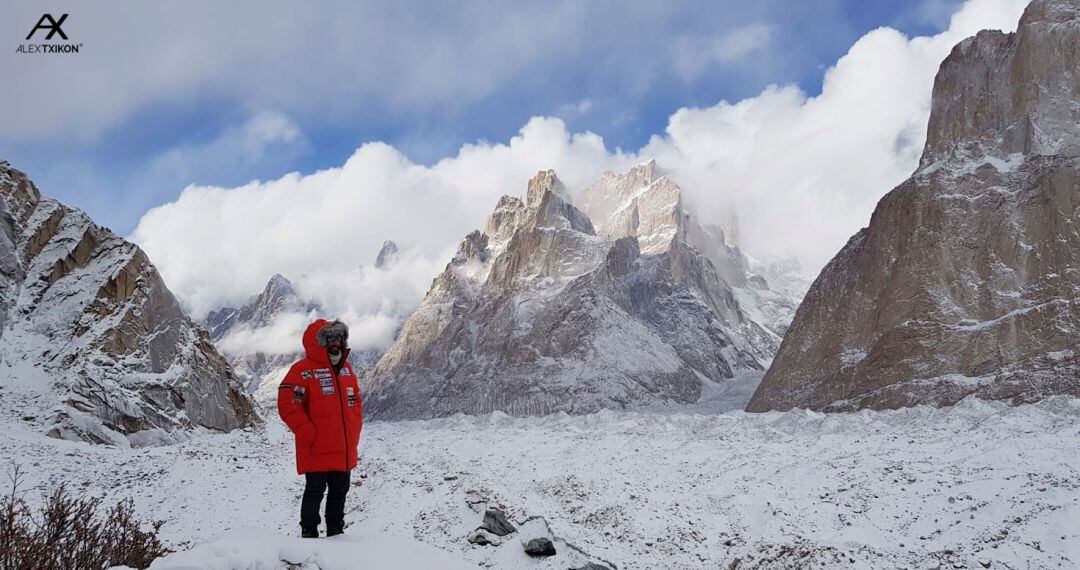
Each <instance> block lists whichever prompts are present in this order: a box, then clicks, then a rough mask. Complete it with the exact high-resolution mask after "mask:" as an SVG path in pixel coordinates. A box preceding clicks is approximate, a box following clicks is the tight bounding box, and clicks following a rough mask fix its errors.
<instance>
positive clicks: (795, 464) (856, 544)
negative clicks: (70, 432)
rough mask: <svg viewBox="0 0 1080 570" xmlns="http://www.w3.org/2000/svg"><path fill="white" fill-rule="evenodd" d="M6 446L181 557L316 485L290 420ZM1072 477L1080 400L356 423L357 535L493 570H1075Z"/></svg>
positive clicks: (1079, 539)
mask: <svg viewBox="0 0 1080 570" xmlns="http://www.w3.org/2000/svg"><path fill="white" fill-rule="evenodd" d="M0 433H4V434H5V437H4V438H0V465H9V464H11V462H12V461H18V462H21V463H23V465H24V466H25V467H26V468H27V469H25V473H26V476H27V480H26V484H27V486H26V487H25V489H26V490H27V491H30V492H28V493H26V495H25V496H26V497H27V499H29V500H36V499H38V498H39V497H40V493H38V492H37V491H38V490H44V489H47V488H51V487H52V486H54V485H56V484H59V483H66V484H67V485H68V487H69V488H71V489H79V490H83V492H86V493H89V494H93V495H98V496H104V497H106V498H107V500H108V501H110V502H111V501H115V500H118V499H121V498H127V497H130V498H132V499H133V500H134V503H135V508H136V510H137V512H138V513H140V514H141V515H142V516H143V517H145V518H147V519H159V520H163V521H164V522H165V524H164V526H162V528H161V533H162V537H163V539H164V540H165V543H166V546H168V547H170V548H173V549H186V548H190V547H191V546H192V543H194V542H202V541H207V540H212V539H214V538H215V537H218V536H219V535H221V534H222V533H224V532H226V531H232V530H238V529H244V528H249V527H260V528H264V529H267V531H269V532H272V533H273V535H274V537H275V538H274V541H273V542H272V543H271V542H270V541H267V543H266V544H265V545H264V547H265V550H260V553H261V555H265V554H268V553H275V552H278V550H279V549H278V546H281V547H282V549H287V548H289V545H290V544H292V541H291V540H288V539H278V538H277V537H278V536H296V535H297V534H298V532H299V527H298V524H297V514H298V509H299V503H300V494H301V492H302V489H303V479H302V478H301V477H297V476H296V472H295V470H294V467H293V466H294V463H293V455H292V454H293V441H292V437H291V434H289V432H288V430H287V429H286V428H285V427H284V426H283V425H281V424H280V423H279V422H278V420H277V419H276V418H270V419H268V421H267V424H266V425H265V426H264V427H258V428H253V429H245V430H238V431H235V432H232V433H228V434H220V435H207V436H200V437H198V438H197V439H194V440H192V441H189V442H185V443H182V444H180V445H178V446H173V447H170V448H149V449H140V450H124V449H117V448H113V447H106V446H91V445H86V444H83V443H79V442H71V441H61V440H54V439H50V438H45V437H42V436H41V435H40V434H39V433H35V432H33V431H31V430H29V429H28V427H27V426H26V424H24V423H23V422H21V421H19V420H18V419H17V416H16V417H15V418H12V417H10V416H8V415H6V414H5V415H2V416H0ZM1077 465H1080V399H1075V398H1067V397H1055V398H1050V399H1047V400H1044V401H1041V402H1039V403H1037V404H1026V405H1020V406H1008V405H1005V404H1004V403H1002V402H986V401H981V400H975V399H967V400H964V401H963V402H961V403H960V404H959V405H957V406H952V407H946V408H931V407H928V406H918V407H914V408H906V409H903V410H895V411H884V412H876V411H862V412H855V413H833V414H822V413H816V412H807V411H792V412H770V413H763V414H746V413H743V412H729V413H726V414H722V415H698V414H684V413H679V414H670V415H667V414H657V413H640V412H612V411H606V410H605V411H602V412H599V413H596V414H588V415H582V416H568V415H565V414H556V415H550V416H544V417H529V418H513V417H508V416H506V415H505V414H501V413H494V414H488V415H483V416H471V417H470V416H457V417H452V418H444V419H438V420H428V421H421V422H378V421H376V422H370V423H367V424H365V427H364V433H363V437H362V442H361V448H360V470H359V471H358V472H356V473H354V486H353V487H352V488H351V491H350V493H349V498H348V503H347V513H346V518H347V520H348V521H349V522H351V523H352V524H351V525H350V526H348V527H347V528H346V530H345V532H346V534H348V535H352V536H355V537H361V538H360V540H364V538H363V537H372V536H379V535H393V536H397V537H402V538H403V539H405V540H418V541H420V542H423V543H425V544H428V545H430V546H432V547H435V548H438V549H440V550H443V551H448V552H452V553H454V554H455V555H457V556H459V557H461V558H464V559H466V560H468V561H470V562H472V563H474V564H477V565H482V566H484V567H486V568H492V569H493V570H529V569H536V570H566V569H567V568H579V567H581V566H582V565H583V564H584V563H583V562H582V555H580V554H576V553H577V551H575V550H572V549H571V548H570V547H569V546H566V548H563V547H562V546H561V545H567V544H572V545H574V546H576V547H577V549H579V550H580V551H581V552H584V553H585V554H586V555H587V557H588V559H589V560H592V561H594V562H597V563H603V562H604V561H608V562H610V564H612V565H613V566H612V567H618V569H619V570H667V569H671V570H676V569H678V570H685V569H694V568H710V569H711V568H730V567H731V566H730V565H731V564H732V563H734V562H735V561H736V560H739V564H738V565H737V568H739V569H741V570H747V569H778V568H784V569H815V568H816V569H833V568H852V569H859V570H862V569H873V570H881V569H900V568H920V569H921V568H975V569H981V568H984V567H987V568H991V569H994V568H1002V569H1008V568H1012V569H1027V568H1077V567H1078V566H1080V528H1078V527H1077V525H1076V524H1075V521H1077V520H1080V474H1078V473H1077V470H1076V466H1077ZM494 503H502V504H503V505H504V506H505V508H506V511H507V513H508V515H509V519H510V521H511V522H512V523H513V524H515V525H516V526H521V524H522V523H523V522H524V521H525V520H527V519H529V518H532V517H543V519H544V520H545V521H546V522H547V524H548V525H549V526H550V530H551V532H552V533H553V534H554V535H555V536H557V537H559V538H560V539H562V542H561V543H559V545H557V550H558V554H557V556H555V557H552V558H551V559H531V558H529V557H527V556H525V555H524V554H523V551H522V547H521V543H520V538H521V537H519V536H514V534H517V533H514V534H511V535H508V537H507V540H506V541H505V542H504V543H503V544H501V545H500V546H494V547H493V546H479V545H475V544H472V543H470V542H469V541H468V537H469V536H470V534H471V533H472V532H473V531H474V530H475V529H476V528H477V526H479V525H480V523H481V520H482V518H483V512H484V509H485V507H486V506H487V505H489V504H494ZM533 520H537V519H533ZM319 540H321V541H326V539H319ZM219 544H221V543H219ZM373 548H374V547H373ZM203 551H205V549H204V550H203ZM572 554H574V555H575V556H578V557H577V558H573V557H571V555H572ZM402 567H403V568H404V567H405V566H402Z"/></svg>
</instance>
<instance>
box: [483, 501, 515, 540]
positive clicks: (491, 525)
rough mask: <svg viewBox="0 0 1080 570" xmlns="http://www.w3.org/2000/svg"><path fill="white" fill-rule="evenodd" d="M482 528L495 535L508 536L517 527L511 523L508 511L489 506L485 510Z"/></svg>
mask: <svg viewBox="0 0 1080 570" xmlns="http://www.w3.org/2000/svg"><path fill="white" fill-rule="evenodd" d="M480 528H482V529H484V530H487V531H489V532H491V533H492V534H494V535H495V536H506V535H508V534H510V533H512V532H514V531H515V530H517V528H515V527H514V525H513V524H511V523H510V521H509V520H507V518H506V513H504V512H503V511H502V509H500V508H498V507H488V509H487V511H486V512H484V522H483V523H481V524H480Z"/></svg>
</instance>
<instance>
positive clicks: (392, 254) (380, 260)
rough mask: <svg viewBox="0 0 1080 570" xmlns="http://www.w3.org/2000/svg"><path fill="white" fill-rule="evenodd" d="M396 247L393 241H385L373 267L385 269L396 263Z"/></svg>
mask: <svg viewBox="0 0 1080 570" xmlns="http://www.w3.org/2000/svg"><path fill="white" fill-rule="evenodd" d="M397 258H398V245H397V244H396V243H394V241H393V240H386V241H384V242H383V244H382V248H381V249H379V255H378V256H376V257H375V267H376V268H378V269H385V268H387V267H390V266H391V265H393V264H394V262H395V261H397Z"/></svg>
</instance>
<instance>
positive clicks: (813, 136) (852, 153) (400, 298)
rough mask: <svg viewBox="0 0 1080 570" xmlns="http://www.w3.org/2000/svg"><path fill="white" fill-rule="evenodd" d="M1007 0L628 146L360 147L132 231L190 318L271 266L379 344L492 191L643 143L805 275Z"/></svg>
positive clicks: (255, 284)
mask: <svg viewBox="0 0 1080 570" xmlns="http://www.w3.org/2000/svg"><path fill="white" fill-rule="evenodd" d="M1023 5H1024V2H1023V1H1022V0H970V1H969V2H968V3H967V4H965V5H964V7H963V8H962V9H961V10H960V11H959V12H958V13H957V14H956V15H954V17H953V18H952V21H951V25H950V27H949V29H948V30H946V31H945V32H942V33H941V34H939V35H936V36H933V37H919V38H906V37H904V36H903V35H902V34H900V33H899V32H896V31H895V30H891V29H888V28H881V29H878V30H874V31H872V32H870V33H868V34H866V35H865V36H863V37H862V38H861V39H859V40H858V42H856V43H855V45H853V46H852V47H851V49H850V50H849V52H848V53H847V54H846V55H845V56H844V57H842V58H841V59H840V60H839V61H838V62H837V63H836V65H835V66H834V67H832V68H830V69H829V70H828V71H827V73H826V76H825V81H824V86H823V90H822V93H821V94H820V95H818V96H816V97H807V96H806V94H804V93H803V92H802V91H800V90H799V89H798V88H796V87H794V86H774V87H770V88H768V89H766V90H765V91H764V92H762V93H761V94H760V95H758V96H756V97H752V98H749V99H746V100H743V101H739V102H737V103H728V102H721V103H718V104H717V105H715V106H712V107H709V108H703V109H680V110H679V111H677V112H676V113H675V114H673V115H672V116H671V118H670V122H669V125H668V127H667V132H666V134H664V135H662V136H655V137H654V138H653V139H652V141H650V142H649V144H648V145H646V146H645V147H644V148H642V149H640V150H639V151H638V152H634V153H624V152H621V151H611V150H608V149H607V148H606V147H605V145H604V142H603V140H602V139H601V138H600V137H599V136H597V135H595V134H592V133H580V134H570V133H568V132H567V131H566V128H565V126H564V124H563V122H562V121H561V120H559V119H554V118H533V119H532V120H530V121H529V122H528V124H526V125H525V126H524V127H523V128H522V129H521V132H520V133H519V135H518V136H515V137H513V138H512V139H511V140H510V142H509V143H507V144H491V143H477V144H467V145H464V146H463V147H461V149H460V150H459V151H458V153H457V154H456V155H455V156H453V157H448V158H445V159H443V160H441V161H439V162H438V163H436V164H434V165H433V166H430V167H426V166H422V165H418V164H414V163H412V162H410V161H409V160H408V159H407V158H406V157H405V156H404V155H402V154H401V153H400V152H398V151H397V150H395V149H394V148H392V147H390V146H388V145H386V144H383V143H369V144H365V145H364V146H362V147H361V148H359V149H358V150H357V151H356V152H355V153H354V154H353V156H352V157H350V158H349V159H348V160H347V161H346V163H345V164H344V165H342V166H341V167H340V168H332V169H328V170H324V171H320V172H316V173H313V174H309V175H300V174H297V173H291V174H287V175H285V176H283V177H282V178H280V179H277V180H272V181H268V182H252V183H250V184H246V185H244V186H241V187H238V188H230V189H226V188H216V187H200V186H191V187H188V188H187V189H185V190H184V191H183V193H182V194H181V196H180V197H179V198H178V199H177V200H176V201H175V202H173V203H171V204H166V205H164V206H161V207H158V208H154V209H152V210H150V211H149V212H147V213H146V215H145V216H143V218H142V220H141V221H140V223H139V226H138V228H137V229H136V231H135V232H134V234H133V238H134V239H135V240H136V241H137V242H138V243H140V244H141V245H142V246H143V247H144V248H145V249H146V251H147V252H148V253H149V255H150V256H151V258H152V259H153V260H154V262H155V263H156V264H157V265H158V267H159V268H160V270H161V272H162V274H163V276H164V277H165V280H166V282H167V283H168V284H169V286H170V287H171V288H172V289H173V290H174V291H176V292H178V293H179V294H180V296H181V297H182V298H183V299H184V300H185V301H186V302H187V303H188V304H189V305H190V307H191V308H192V309H193V311H194V312H195V313H196V315H197V316H201V315H203V314H205V312H206V311H208V310H209V309H212V308H215V307H217V306H220V305H223V304H228V303H236V302H237V301H239V300H242V299H243V298H245V297H246V296H248V295H250V294H252V293H253V292H255V291H258V290H259V289H261V288H262V286H263V285H264V283H265V281H266V280H267V279H268V278H269V277H270V276H271V275H272V274H273V273H278V272H280V273H283V274H285V275H287V276H288V277H290V278H292V279H294V280H296V281H298V283H299V285H300V287H301V288H302V289H305V290H306V292H308V293H310V294H312V295H314V296H316V297H318V298H319V299H320V300H322V301H323V302H325V303H329V304H330V305H331V306H332V307H333V308H334V310H336V311H339V312H341V313H343V314H348V315H349V317H350V318H352V319H353V320H354V321H355V322H353V323H352V324H353V328H354V330H355V331H357V332H356V333H355V334H356V335H357V336H356V338H357V339H364V340H363V342H366V343H371V344H372V345H373V346H374V345H380V344H381V345H385V344H387V343H389V340H390V338H391V337H392V335H393V326H391V323H392V322H396V321H394V320H393V316H394V315H396V314H397V313H396V312H395V310H389V309H387V307H390V306H392V307H396V308H402V307H404V308H405V310H406V311H407V309H408V308H411V307H412V306H414V305H415V304H416V303H417V302H418V301H419V299H420V297H421V296H422V295H423V292H424V291H425V290H426V289H427V287H428V285H429V284H430V280H431V279H432V278H433V277H434V276H435V274H436V273H437V272H438V271H439V270H440V269H441V267H442V266H443V264H445V262H446V261H447V260H448V258H449V254H450V251H452V249H453V247H454V246H455V244H456V243H457V241H458V240H460V239H461V237H462V236H464V235H465V234H466V233H467V232H468V231H470V230H471V229H473V228H478V227H481V226H482V223H483V219H484V217H485V216H486V215H487V214H488V213H489V212H490V210H491V208H492V207H493V206H494V204H495V202H496V200H497V199H498V197H499V196H500V195H502V194H513V195H521V194H523V193H524V190H525V183H526V181H527V180H528V178H529V177H531V176H532V175H533V174H534V173H535V172H536V171H538V170H541V169H546V168H554V169H555V170H556V172H558V173H559V176H560V177H561V178H562V179H563V180H564V181H565V182H566V183H567V185H568V187H569V188H571V190H575V189H581V188H583V187H584V186H585V185H587V184H588V183H590V182H591V181H592V180H594V179H596V178H597V177H598V176H599V174H600V173H601V172H602V171H603V170H605V169H613V170H619V169H624V168H626V167H628V166H629V165H631V164H633V163H635V162H637V161H639V160H640V159H642V158H645V157H651V156H654V157H656V159H657V162H658V164H659V165H660V166H661V168H665V169H668V170H670V171H671V172H672V173H673V176H675V178H676V179H677V180H678V181H679V182H680V183H681V184H682V185H683V187H684V189H685V190H686V192H687V195H688V200H690V201H691V202H693V203H695V204H696V205H697V206H698V207H699V208H700V210H701V211H702V212H703V213H704V214H705V217H713V218H715V219H721V218H722V217H723V216H726V215H727V214H729V213H730V212H732V211H735V212H737V214H738V216H739V218H740V222H741V229H742V235H743V240H744V246H745V248H746V249H747V250H749V251H750V252H751V253H753V254H757V255H770V254H788V253H794V254H796V255H797V256H798V257H799V258H800V260H801V261H802V262H803V263H804V266H806V267H807V268H808V269H811V270H817V269H818V268H819V267H820V266H821V265H822V264H823V263H824V262H825V261H827V259H828V258H829V257H831V256H832V255H833V254H834V253H835V252H836V251H837V250H838V249H839V248H840V247H841V246H842V245H843V243H844V242H845V241H846V240H847V238H848V237H849V236H850V235H851V234H852V233H854V232H855V231H857V230H858V229H859V227H861V226H862V225H864V224H866V222H867V221H868V220H869V216H870V213H871V211H872V209H873V206H874V204H875V203H876V201H877V200H878V199H879V198H880V197H881V196H882V195H883V194H884V193H885V192H887V191H888V190H890V189H891V188H892V187H893V186H894V185H895V184H896V183H898V182H900V181H901V180H902V179H903V178H905V177H906V176H908V175H909V174H910V173H911V172H912V170H913V169H914V167H915V165H916V163H917V159H918V155H919V153H920V151H921V148H922V145H923V140H924V137H925V130H926V121H927V117H928V114H929V102H930V99H929V98H930V91H931V86H932V82H933V77H934V74H935V72H936V69H937V66H938V64H939V63H940V61H941V59H942V58H944V56H945V55H946V54H947V53H948V52H949V50H950V49H951V47H952V46H953V45H954V44H955V43H956V42H958V41H959V40H960V39H962V38H963V37H966V36H968V35H971V34H973V33H975V32H976V31H977V30H979V29H981V28H987V27H995V28H1004V29H1011V28H1012V27H1014V26H1015V23H1016V20H1017V19H1018V17H1019V15H1020V12H1021V10H1022V8H1023ZM385 239H394V240H396V241H398V242H399V243H402V244H406V245H409V246H412V253H411V254H410V256H407V259H409V261H408V262H406V263H404V264H401V265H399V266H398V267H397V268H396V269H395V270H394V271H392V272H390V273H389V274H374V273H371V272H365V271H359V270H357V269H356V267H357V265H359V264H365V265H367V264H370V263H371V261H372V260H373V259H374V256H375V254H376V252H377V251H378V248H379V246H380V245H381V244H382V242H383V240H385ZM358 323H359V326H358ZM395 326H396V325H395Z"/></svg>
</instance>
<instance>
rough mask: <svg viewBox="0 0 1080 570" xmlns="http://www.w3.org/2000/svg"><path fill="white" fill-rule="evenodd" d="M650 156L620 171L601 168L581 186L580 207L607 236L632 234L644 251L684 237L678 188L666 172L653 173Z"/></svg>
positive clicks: (661, 249)
mask: <svg viewBox="0 0 1080 570" xmlns="http://www.w3.org/2000/svg"><path fill="white" fill-rule="evenodd" d="M657 174H658V173H657V169H656V163H655V162H654V161H652V160H649V161H647V162H644V163H641V164H639V165H637V166H634V167H633V168H631V169H630V170H627V171H626V172H623V173H621V174H615V173H613V172H611V171H607V172H604V174H603V175H602V176H601V177H600V180H599V181H597V182H596V183H595V184H593V185H591V186H589V187H588V188H586V189H585V191H584V192H583V193H582V196H581V200H580V203H581V208H582V210H584V211H585V213H586V214H587V215H588V216H589V218H590V219H591V220H593V222H594V223H595V224H596V228H597V233H598V234H599V235H601V236H604V237H605V238H607V239H609V240H612V241H613V240H617V239H619V238H622V237H628V236H634V237H636V238H637V239H638V242H639V243H640V245H641V251H642V253H644V254H649V255H651V254H657V253H662V252H664V251H667V250H668V249H670V247H671V243H672V240H674V239H676V238H677V237H680V238H681V237H684V232H683V221H684V217H685V213H684V211H683V204H682V191H681V190H680V188H679V186H678V185H677V184H675V182H674V181H672V180H671V179H670V178H668V177H667V176H659V177H657Z"/></svg>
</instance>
